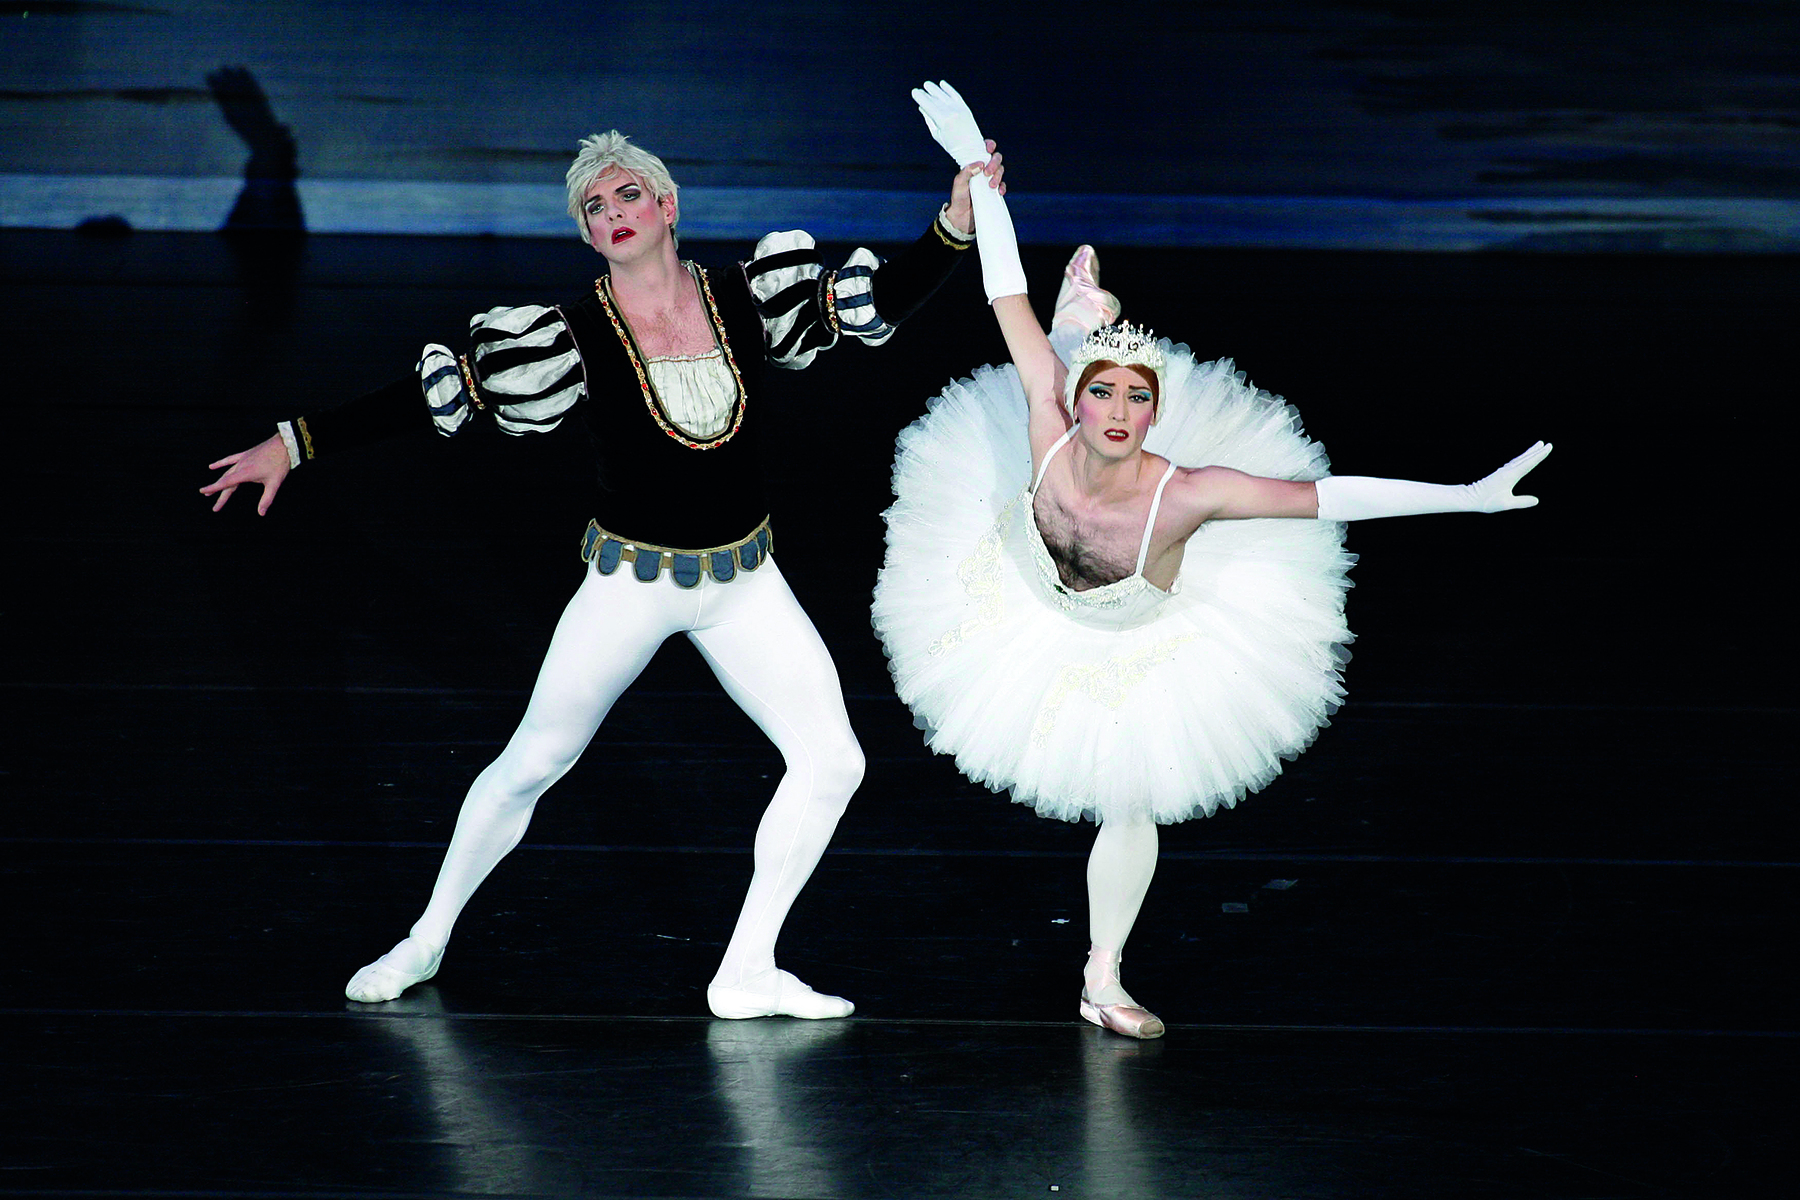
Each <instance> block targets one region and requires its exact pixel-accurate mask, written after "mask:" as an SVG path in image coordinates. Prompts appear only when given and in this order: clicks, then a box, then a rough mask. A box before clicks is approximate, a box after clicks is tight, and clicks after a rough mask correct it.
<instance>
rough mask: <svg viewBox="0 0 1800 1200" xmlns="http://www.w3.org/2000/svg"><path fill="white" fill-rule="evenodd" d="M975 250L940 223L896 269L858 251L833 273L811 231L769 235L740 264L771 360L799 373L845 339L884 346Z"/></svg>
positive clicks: (895, 263) (868, 252) (869, 253)
mask: <svg viewBox="0 0 1800 1200" xmlns="http://www.w3.org/2000/svg"><path fill="white" fill-rule="evenodd" d="M946 230H948V231H949V232H948V233H946V232H945V231H946ZM969 244H970V239H969V238H968V236H967V235H964V234H961V233H958V232H956V231H955V230H954V229H952V228H951V227H950V226H949V225H948V222H947V221H945V220H943V218H942V217H941V216H940V219H939V221H936V222H933V224H932V227H931V228H930V229H928V230H927V231H926V233H925V234H924V236H922V237H921V238H920V239H919V240H918V241H917V242H915V243H914V244H913V245H912V246H910V247H908V248H907V250H906V251H905V253H903V254H901V255H900V256H899V257H898V258H896V259H894V261H893V262H891V263H888V262H884V261H883V260H882V259H881V258H880V257H879V256H878V255H876V254H875V253H874V252H873V251H871V250H868V249H865V248H863V247H860V246H859V247H857V249H856V250H855V252H853V253H852V254H851V255H850V257H849V258H847V259H846V260H844V264H843V265H842V266H840V267H838V268H837V269H836V270H827V269H826V267H825V263H824V260H823V258H822V256H821V255H820V253H819V248H818V245H817V243H815V242H814V241H813V238H812V235H811V234H809V233H807V232H806V231H805V230H801V229H787V230H781V231H779V232H776V233H771V234H767V235H766V236H764V238H763V239H762V241H760V242H758V243H756V250H755V253H753V254H752V255H751V257H750V259H749V261H747V262H745V263H742V264H740V265H741V266H742V267H743V271H744V281H745V282H746V283H747V284H748V285H749V288H750V298H751V300H752V301H754V302H755V304H756V311H757V313H758V315H759V316H761V318H762V323H763V337H764V343H765V345H766V346H767V349H768V356H769V361H770V362H772V363H774V364H775V365H776V366H778V367H788V368H790V369H793V370H799V369H800V368H802V367H805V366H807V365H808V364H810V363H811V362H812V360H813V358H814V357H815V356H816V355H817V354H818V352H819V351H821V350H829V349H830V348H831V347H832V346H835V345H836V344H837V342H838V339H839V338H840V337H848V338H854V339H855V340H857V341H859V342H863V343H865V344H867V345H870V346H879V345H881V344H882V343H883V342H885V341H887V340H888V339H889V338H890V337H892V336H893V335H894V326H895V325H898V324H899V323H900V322H901V321H903V320H905V319H906V318H907V317H908V316H910V315H911V314H912V313H913V312H914V311H915V310H916V309H917V308H918V307H919V305H921V304H923V303H924V302H925V300H926V299H927V298H929V297H930V295H931V293H932V292H934V291H936V290H937V287H938V285H939V284H941V283H942V282H943V281H944V279H945V278H947V277H948V276H949V274H950V271H951V270H952V269H953V268H954V267H955V265H956V259H957V252H958V251H960V250H962V249H964V248H966V247H967V246H968V245H969ZM877 301H879V304H878V303H877Z"/></svg>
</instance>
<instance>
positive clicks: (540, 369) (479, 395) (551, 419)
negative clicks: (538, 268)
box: [419, 304, 584, 437]
mask: <svg viewBox="0 0 1800 1200" xmlns="http://www.w3.org/2000/svg"><path fill="white" fill-rule="evenodd" d="M419 385H420V387H421V388H422V389H423V390H424V393H425V404H426V406H427V407H428V408H429V409H430V411H431V421H432V424H433V425H435V426H436V427H437V431H438V432H439V433H441V434H443V435H444V436H445V437H450V436H453V435H454V434H456V433H458V432H460V431H461V430H462V428H463V426H464V425H465V424H467V423H468V420H469V418H470V417H471V416H472V415H473V414H474V413H476V412H479V411H483V410H491V411H492V412H493V414H494V422H495V424H497V425H499V427H500V428H501V430H502V431H504V432H506V433H511V434H524V433H548V432H550V431H551V430H552V429H555V428H556V427H557V426H558V425H560V424H561V423H562V419H563V417H564V416H566V415H567V414H568V411H569V409H570V408H572V407H574V405H575V402H576V401H577V400H579V399H581V397H582V392H583V386H584V385H583V377H582V370H581V356H580V354H579V353H577V351H576V349H575V339H574V337H573V335H571V334H570V333H569V326H568V324H567V322H565V321H564V320H563V315H562V313H561V311H559V310H558V309H555V308H546V307H544V306H542V305H538V304H527V305H522V306H520V307H518V308H491V309H489V310H488V311H487V312H485V313H481V314H480V315H478V316H476V317H473V318H471V319H470V321H469V353H468V354H467V355H464V356H460V357H459V356H458V355H455V354H452V353H451V352H450V350H449V348H448V347H446V346H440V345H436V344H435V343H434V344H432V345H429V346H426V347H425V352H424V355H423V357H421V359H420V360H419Z"/></svg>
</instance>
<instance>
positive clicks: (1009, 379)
mask: <svg viewBox="0 0 1800 1200" xmlns="http://www.w3.org/2000/svg"><path fill="white" fill-rule="evenodd" d="M1163 349H1164V354H1165V356H1166V360H1167V361H1166V364H1165V367H1164V371H1163V380H1162V402H1161V405H1160V408H1161V417H1160V419H1159V421H1158V423H1157V424H1156V425H1155V426H1153V427H1152V429H1151V431H1150V435H1149V437H1148V439H1147V440H1146V443H1145V448H1146V449H1147V450H1150V451H1152V452H1154V453H1157V454H1161V455H1163V456H1164V457H1166V458H1168V459H1170V460H1171V461H1173V462H1175V463H1178V464H1180V465H1182V466H1189V467H1192V466H1204V465H1221V466H1228V467H1235V468H1237V469H1239V470H1242V471H1247V472H1250V473H1252V474H1256V475H1266V476H1274V477H1279V478H1283V479H1317V478H1320V477H1321V476H1323V475H1325V474H1327V471H1328V465H1327V460H1326V457H1325V451H1324V449H1323V448H1322V447H1321V446H1319V445H1318V444H1317V443H1315V442H1313V441H1312V440H1310V439H1309V438H1307V437H1306V435H1305V434H1304V433H1303V432H1302V430H1301V426H1300V420H1299V416H1298V414H1297V413H1295V411H1294V410H1293V409H1292V408H1291V407H1290V406H1288V405H1287V404H1286V403H1284V402H1283V401H1282V400H1281V399H1280V398H1279V397H1277V396H1274V395H1271V394H1270V393H1268V392H1264V391H1261V390H1259V389H1257V388H1256V387H1255V386H1254V385H1252V384H1250V383H1248V382H1246V381H1245V379H1244V377H1243V375H1242V374H1241V373H1239V372H1238V371H1237V370H1236V368H1235V367H1234V365H1233V364H1232V363H1231V361H1230V360H1220V361H1217V362H1196V361H1195V360H1194V358H1193V356H1192V355H1191V354H1190V353H1189V352H1188V350H1187V347H1185V346H1174V345H1170V344H1169V343H1168V342H1166V341H1165V342H1164V343H1163ZM1030 482H1031V450H1030V445H1029V443H1028V441H1027V439H1026V427H1025V396H1024V392H1023V390H1022V389H1021V388H1020V386H1019V381H1018V374H1017V372H1016V371H1015V370H1014V369H1013V368H1012V366H1010V365H1007V366H1003V367H982V368H980V369H979V370H977V371H976V372H975V374H974V375H973V377H971V378H968V379H963V380H959V381H957V382H956V383H953V384H951V385H950V386H949V387H947V388H946V389H945V390H944V391H943V392H942V393H941V394H939V395H938V396H936V397H934V398H933V399H932V400H931V402H930V404H929V406H928V411H927V413H926V415H925V416H924V417H921V418H920V419H919V420H917V421H915V422H914V423H913V424H912V425H911V426H909V427H908V428H907V429H906V430H905V431H904V432H902V433H901V435H900V441H899V449H898V454H897V456H896V459H895V462H894V495H895V501H894V504H893V506H892V507H891V508H889V509H888V510H887V512H886V514H884V515H885V517H886V520H887V558H886V562H885V564H884V566H883V567H882V570H881V574H880V577H879V579H878V581H877V583H876V587H875V602H874V622H875V629H876V632H877V634H878V635H879V636H880V638H881V640H882V644H883V646H884V647H885V649H886V651H887V655H888V664H889V667H890V669H891V670H892V672H893V676H894V685H895V688H896V689H897V690H898V692H899V694H900V698H901V699H902V700H903V701H905V702H906V704H907V705H908V707H910V708H911V709H912V711H913V714H914V717H915V719H916V720H917V723H918V724H919V725H920V727H921V728H923V729H924V730H925V738H926V742H927V744H928V745H930V747H931V748H932V749H933V750H935V751H937V752H938V753H940V754H953V755H955V756H956V764H957V766H958V767H960V768H961V769H962V771H963V773H964V774H966V775H968V776H969V778H971V779H973V780H975V781H976V782H978V783H983V784H986V785H987V786H988V787H990V788H992V789H994V790H995V791H1001V790H1006V791H1010V792H1011V793H1012V796H1013V799H1015V800H1017V801H1018V802H1020V803H1022V804H1029V805H1031V806H1032V807H1034V808H1035V809H1036V810H1037V811H1038V812H1039V813H1040V814H1041V815H1043V816H1047V817H1057V818H1060V819H1062V820H1067V821H1074V820H1079V819H1080V818H1082V817H1084V816H1085V817H1088V818H1090V819H1092V820H1095V821H1106V820H1114V819H1126V820H1142V819H1145V818H1149V819H1153V820H1156V821H1158V822H1162V823H1169V822H1173V821H1182V820H1186V819H1187V818H1189V817H1192V816H1195V815H1196V814H1199V815H1204V816H1210V815H1211V814H1212V813H1213V812H1214V811H1216V810H1217V809H1218V807H1219V806H1220V805H1225V806H1226V807H1230V806H1232V805H1234V804H1236V803H1237V801H1238V800H1239V799H1240V798H1241V797H1242V796H1243V795H1244V794H1245V793H1246V792H1250V791H1255V790H1257V789H1258V788H1261V787H1263V786H1264V785H1265V784H1267V783H1268V782H1269V781H1270V780H1271V779H1273V778H1274V777H1275V776H1276V775H1277V774H1278V773H1279V772H1280V770H1281V764H1282V762H1283V761H1284V760H1287V759H1291V758H1294V757H1295V756H1296V755H1298V754H1300V752H1301V751H1303V750H1305V749H1306V747H1307V746H1309V745H1311V744H1312V740H1313V738H1314V737H1316V736H1317V734H1318V731H1319V729H1320V728H1321V727H1322V726H1324V725H1325V724H1326V723H1327V721H1328V718H1329V717H1330V714H1331V713H1332V712H1333V711H1335V710H1336V708H1337V706H1338V703H1339V702H1340V700H1341V699H1342V697H1343V686H1342V676H1341V674H1340V668H1341V667H1342V666H1343V664H1344V662H1345V661H1347V660H1348V658H1349V651H1348V650H1347V649H1346V645H1347V643H1348V642H1349V641H1350V638H1351V635H1350V630H1349V627H1348V626H1347V625H1346V624H1345V623H1344V593H1345V589H1346V588H1348V587H1349V586H1350V584H1349V580H1348V578H1347V572H1348V571H1349V569H1350V566H1351V565H1352V563H1354V561H1355V556H1353V555H1351V554H1349V553H1348V552H1346V551H1345V549H1344V545H1343V540H1344V538H1343V534H1344V527H1343V525H1341V524H1338V523H1334V522H1327V521H1310V520H1254V521H1214V522H1209V523H1208V524H1207V525H1205V526H1203V527H1202V528H1201V529H1200V531H1199V532H1198V533H1196V534H1195V535H1194V536H1193V538H1191V539H1190V540H1189V542H1188V545H1187V550H1186V555H1185V557H1184V559H1183V562H1182V566H1181V573H1180V576H1179V579H1178V581H1177V585H1176V587H1175V589H1174V591H1173V593H1172V594H1171V595H1170V596H1169V597H1168V599H1166V600H1164V601H1163V602H1162V603H1161V604H1160V605H1159V606H1158V607H1157V608H1156V609H1155V611H1154V615H1153V616H1152V617H1151V618H1150V619H1149V620H1146V621H1142V622H1141V623H1139V624H1136V625H1134V626H1131V627H1129V628H1116V627H1106V626H1103V625H1099V624H1096V623H1094V622H1092V621H1086V620H1080V619H1076V618H1074V617H1072V616H1071V615H1069V614H1068V613H1066V612H1064V611H1063V610H1062V609H1061V608H1060V607H1058V606H1057V605H1056V604H1055V603H1054V602H1053V600H1052V599H1051V596H1050V591H1049V588H1048V587H1047V585H1046V582H1045V581H1044V580H1043V578H1042V577H1041V575H1040V574H1039V569H1038V567H1037V566H1036V565H1034V562H1033V559H1032V556H1031V553H1030V548H1029V546H1028V545H1027V543H1026V540H1025V539H1026V537H1027V535H1028V525H1027V523H1028V522H1030V521H1031V520H1032V516H1031V508H1030V500H1029V498H1028V497H1026V496H1025V495H1024V493H1025V491H1026V489H1027V487H1028V485H1029V484H1030Z"/></svg>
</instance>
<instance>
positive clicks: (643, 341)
mask: <svg viewBox="0 0 1800 1200" xmlns="http://www.w3.org/2000/svg"><path fill="white" fill-rule="evenodd" d="M625 320H626V322H627V323H628V324H629V325H630V326H631V336H632V337H633V338H635V339H636V340H637V344H638V350H639V351H640V352H642V353H643V354H644V355H645V356H646V357H648V358H669V357H673V356H676V355H695V354H707V353H710V352H711V351H712V349H713V330H712V323H711V322H710V321H708V320H707V318H706V313H705V311H704V310H703V309H702V308H701V307H700V299H699V297H697V296H692V295H689V296H684V297H683V298H682V302H681V303H678V304H676V305H675V306H674V307H673V308H670V309H665V310H661V311H652V312H627V313H626V314H625Z"/></svg>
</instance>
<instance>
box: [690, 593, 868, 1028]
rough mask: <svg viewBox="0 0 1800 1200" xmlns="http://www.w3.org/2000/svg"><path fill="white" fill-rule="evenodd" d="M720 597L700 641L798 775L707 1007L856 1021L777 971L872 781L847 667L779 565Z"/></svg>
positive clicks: (771, 811)
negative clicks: (837, 834) (788, 938)
mask: <svg viewBox="0 0 1800 1200" xmlns="http://www.w3.org/2000/svg"><path fill="white" fill-rule="evenodd" d="M714 596H715V597H716V598H717V599H719V600H720V601H728V602H729V603H721V604H720V605H719V618H718V619H717V620H713V619H711V617H710V615H709V619H708V620H707V621H705V622H703V623H702V625H701V626H700V627H697V628H696V629H695V630H694V631H693V632H692V633H690V634H689V635H688V636H689V637H690V638H692V639H693V641H694V644H695V645H696V646H698V647H699V649H700V652H701V654H703V655H704V656H705V657H706V661H707V662H708V663H709V664H710V665H711V666H712V669H713V672H714V673H715V674H716V675H718V677H719V682H720V683H722V684H723V685H724V687H725V691H726V692H727V693H728V694H729V695H730V696H731V698H732V699H733V700H735V701H736V702H737V703H738V705H739V707H741V708H742V709H743V710H744V711H745V712H746V713H747V714H749V716H750V718H751V720H753V721H755V722H756V724H757V725H758V727H760V728H761V729H762V731H763V732H764V733H766V734H768V736H769V740H770V741H772V742H774V743H775V747H776V749H778V750H780V751H781V756H782V758H783V759H784V760H785V762H786V766H787V770H786V772H785V773H784V774H783V775H782V777H781V783H780V784H779V785H778V786H777V787H776V789H775V795H774V797H773V798H772V799H771V800H770V801H769V807H768V809H767V810H766V811H765V812H764V813H763V818H762V822H761V823H760V824H759V825H758V826H757V831H756V849H755V861H756V869H755V873H754V874H753V875H752V876H751V879H750V890H749V892H748V893H747V894H746V895H745V896H744V906H743V908H742V910H741V911H740V912H739V914H738V920H737V926H736V928H735V929H733V931H732V934H731V942H730V944H729V945H727V946H726V948H725V957H724V960H723V961H722V962H720V964H719V971H718V974H717V975H715V976H714V977H713V981H712V985H711V986H710V987H709V988H708V989H707V1002H708V1004H709V1006H710V1007H711V1008H712V1011H713V1014H714V1015H715V1016H720V1017H760V1016H775V1015H782V1014H785V1015H788V1016H796V1017H809V1018H815V1019H816V1018H823V1017H847V1016H849V1015H850V1014H851V1013H852V1012H853V1011H854V1010H855V1006H854V1005H852V1004H851V1003H850V1002H849V1001H848V1000H844V999H841V998H840V997H837V996H826V995H822V994H820V993H818V992H815V991H813V990H812V989H811V988H809V987H807V986H806V985H805V984H804V983H802V982H800V980H798V979H796V978H795V977H794V976H792V975H790V974H789V973H788V972H786V971H782V970H779V969H778V968H777V967H776V966H775V939H776V936H777V935H778V934H779V933H780V932H781V924H782V922H783V921H784V920H785V919H786V918H787V914H788V910H789V909H790V908H791V907H793V903H794V899H795V897H797V896H798V895H799V894H800V889H801V888H802V887H803V886H805V884H806V881H807V880H808V879H809V878H811V876H812V872H813V868H814V867H815V866H816V865H817V864H818V861H819V856H820V855H822V854H823V853H824V852H825V847H826V845H827V844H828V843H829V842H830V841H831V835H832V832H833V831H834V830H835V829H836V828H837V823H838V818H839V817H841V816H842V815H843V813H844V809H845V807H846V806H847V805H848V804H849V803H850V796H851V794H852V793H854V792H855V791H856V788H857V785H858V784H860V783H861V782H862V775H863V755H862V749H861V748H860V747H859V746H858V745H857V744H856V736H855V734H853V733H852V732H851V731H850V718H849V715H848V713H846V712H845V710H844V695H843V690H842V688H841V687H840V685H839V683H838V675H837V667H836V666H835V665H833V663H832V661H831V655H830V654H829V652H827V651H826V649H825V643H824V642H823V641H821V640H820V638H819V634H818V631H817V630H815V629H814V628H813V625H812V622H811V621H810V620H808V619H807V616H806V614H805V613H804V612H803V611H801V609H800V605H799V602H798V601H796V600H795V599H794V595H793V593H792V592H791V591H790V590H789V589H788V586H787V581H786V580H784V579H783V578H782V577H781V573H780V570H779V569H778V568H777V567H776V566H775V564H774V563H773V562H772V561H771V562H769V563H767V564H765V565H764V566H763V567H762V569H761V570H759V571H757V572H756V573H755V574H754V575H751V576H747V577H742V578H740V579H739V580H737V581H734V582H733V583H731V584H728V585H726V586H725V587H724V588H720V589H717V590H716V591H715V593H714Z"/></svg>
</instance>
